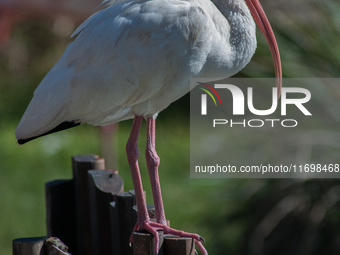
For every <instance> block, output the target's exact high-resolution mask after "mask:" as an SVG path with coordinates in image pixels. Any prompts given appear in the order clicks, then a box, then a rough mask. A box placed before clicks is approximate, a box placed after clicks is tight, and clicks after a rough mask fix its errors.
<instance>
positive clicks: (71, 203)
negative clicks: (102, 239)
mask: <svg viewBox="0 0 340 255" xmlns="http://www.w3.org/2000/svg"><path fill="white" fill-rule="evenodd" d="M45 201H46V226H47V236H57V237H59V238H60V239H61V240H63V242H64V243H66V244H67V246H68V247H70V250H69V251H70V252H71V253H72V254H73V255H77V231H76V220H77V219H76V210H75V208H76V206H75V195H74V181H73V180H57V181H51V182H47V183H46V184H45Z"/></svg>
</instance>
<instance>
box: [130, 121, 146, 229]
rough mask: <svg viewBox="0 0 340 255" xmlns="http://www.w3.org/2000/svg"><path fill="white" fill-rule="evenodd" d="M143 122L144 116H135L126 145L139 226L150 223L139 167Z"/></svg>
mask: <svg viewBox="0 0 340 255" xmlns="http://www.w3.org/2000/svg"><path fill="white" fill-rule="evenodd" d="M142 122H143V116H135V118H134V120H133V124H132V129H131V133H130V136H129V139H128V142H127V144H126V154H127V158H128V162H129V166H130V171H131V176H132V182H133V187H134V189H135V194H136V204H137V210H138V224H139V226H140V225H141V223H143V222H147V221H150V219H149V214H148V210H147V207H146V201H145V197H144V194H143V184H142V179H141V175H140V172H139V166H138V156H139V151H138V146H137V141H138V136H139V131H140V127H141V125H142Z"/></svg>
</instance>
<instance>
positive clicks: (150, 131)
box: [145, 118, 166, 225]
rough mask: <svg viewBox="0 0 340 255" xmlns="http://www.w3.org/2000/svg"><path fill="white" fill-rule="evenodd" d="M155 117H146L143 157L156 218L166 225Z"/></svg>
mask: <svg viewBox="0 0 340 255" xmlns="http://www.w3.org/2000/svg"><path fill="white" fill-rule="evenodd" d="M155 129H156V119H154V118H148V119H147V137H146V150H145V158H146V164H147V166H148V171H149V176H150V182H151V188H152V194H153V201H154V205H155V212H156V220H157V222H158V223H161V224H163V225H166V219H165V213H164V207H163V200H162V194H161V185H160V182H159V176H158V166H159V157H158V155H157V152H156V144H155V135H156V130H155Z"/></svg>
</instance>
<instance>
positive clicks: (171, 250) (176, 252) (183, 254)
mask: <svg viewBox="0 0 340 255" xmlns="http://www.w3.org/2000/svg"><path fill="white" fill-rule="evenodd" d="M164 255H195V241H194V240H193V239H192V238H185V237H178V236H172V235H164Z"/></svg>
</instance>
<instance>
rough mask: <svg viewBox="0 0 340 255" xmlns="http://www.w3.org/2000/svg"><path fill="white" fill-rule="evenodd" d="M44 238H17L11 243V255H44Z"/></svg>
mask: <svg viewBox="0 0 340 255" xmlns="http://www.w3.org/2000/svg"><path fill="white" fill-rule="evenodd" d="M46 239H47V237H46V236H42V237H31V238H18V239H14V240H13V242H12V249H13V255H44V242H45V240H46Z"/></svg>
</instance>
